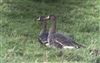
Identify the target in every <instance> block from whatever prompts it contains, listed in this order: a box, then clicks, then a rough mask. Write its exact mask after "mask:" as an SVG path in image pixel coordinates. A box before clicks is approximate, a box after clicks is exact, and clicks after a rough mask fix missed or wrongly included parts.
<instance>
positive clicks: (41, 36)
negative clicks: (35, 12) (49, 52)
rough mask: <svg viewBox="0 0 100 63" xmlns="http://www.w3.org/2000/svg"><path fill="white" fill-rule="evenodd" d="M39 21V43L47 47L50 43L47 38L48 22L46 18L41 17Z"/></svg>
mask: <svg viewBox="0 0 100 63" xmlns="http://www.w3.org/2000/svg"><path fill="white" fill-rule="evenodd" d="M37 20H38V21H39V23H40V27H41V31H40V33H39V36H38V41H39V42H40V43H41V44H44V45H45V44H46V43H48V42H47V37H48V30H47V21H46V20H45V16H40V17H39V18H38V19H37Z"/></svg>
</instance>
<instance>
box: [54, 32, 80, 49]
mask: <svg viewBox="0 0 100 63" xmlns="http://www.w3.org/2000/svg"><path fill="white" fill-rule="evenodd" d="M54 41H55V42H58V43H60V44H61V45H63V46H71V48H73V47H74V48H79V47H80V46H81V45H80V44H78V43H76V42H75V41H74V40H73V39H72V38H70V37H68V36H67V37H65V36H64V35H62V34H59V33H55V34H54Z"/></svg>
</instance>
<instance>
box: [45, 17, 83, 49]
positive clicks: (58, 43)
mask: <svg viewBox="0 0 100 63" xmlns="http://www.w3.org/2000/svg"><path fill="white" fill-rule="evenodd" d="M45 19H47V20H51V27H50V29H49V32H48V38H47V42H48V43H47V44H46V45H47V46H48V47H52V48H61V49H62V48H63V49H74V48H81V47H85V46H83V45H80V44H78V43H76V42H75V41H74V40H73V39H72V38H70V37H69V36H67V37H66V36H64V35H63V34H60V33H57V31H56V16H54V15H49V16H47V17H46V18H45Z"/></svg>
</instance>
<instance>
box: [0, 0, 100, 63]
mask: <svg viewBox="0 0 100 63" xmlns="http://www.w3.org/2000/svg"><path fill="white" fill-rule="evenodd" d="M50 14H54V15H56V16H57V21H58V22H57V28H58V32H61V33H63V34H64V35H71V36H72V37H73V38H74V39H75V41H77V42H78V43H81V44H84V45H86V48H82V49H78V50H64V54H63V56H59V54H60V53H59V50H56V49H50V48H47V47H44V46H42V45H41V44H40V43H39V42H38V40H37V37H38V33H39V31H40V27H39V24H38V22H37V21H36V19H37V17H38V16H41V15H50ZM99 20H100V1H99V0H0V45H1V46H0V61H1V63H42V62H47V63H48V62H50V63H56V62H57V63H62V62H63V63H99V62H100V57H99V56H93V55H90V54H89V50H90V49H93V48H97V49H100V36H99V35H100V33H99V32H100V30H99V29H100V28H99V25H100V21H99Z"/></svg>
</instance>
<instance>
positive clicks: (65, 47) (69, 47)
mask: <svg viewBox="0 0 100 63" xmlns="http://www.w3.org/2000/svg"><path fill="white" fill-rule="evenodd" d="M63 48H64V49H74V48H75V47H73V46H64V47H63Z"/></svg>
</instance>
